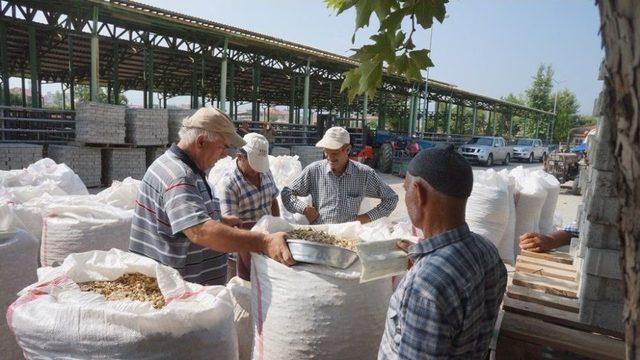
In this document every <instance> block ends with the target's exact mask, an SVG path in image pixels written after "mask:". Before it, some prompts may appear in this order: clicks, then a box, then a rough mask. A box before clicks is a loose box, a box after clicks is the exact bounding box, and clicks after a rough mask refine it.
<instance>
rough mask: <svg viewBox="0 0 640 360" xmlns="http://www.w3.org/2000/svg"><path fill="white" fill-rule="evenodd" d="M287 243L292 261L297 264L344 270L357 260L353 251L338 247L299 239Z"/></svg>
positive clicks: (288, 240) (289, 240) (356, 255)
mask: <svg viewBox="0 0 640 360" xmlns="http://www.w3.org/2000/svg"><path fill="white" fill-rule="evenodd" d="M287 243H288V245H289V251H291V255H293V259H294V260H295V261H297V262H304V263H309V264H318V265H327V266H331V267H335V268H339V269H346V268H348V267H349V266H351V265H352V264H353V263H354V262H355V261H356V260H358V254H357V253H356V252H355V251H351V250H347V249H344V248H341V247H338V246H333V245H327V244H321V243H317V242H313V241H306V240H300V239H287Z"/></svg>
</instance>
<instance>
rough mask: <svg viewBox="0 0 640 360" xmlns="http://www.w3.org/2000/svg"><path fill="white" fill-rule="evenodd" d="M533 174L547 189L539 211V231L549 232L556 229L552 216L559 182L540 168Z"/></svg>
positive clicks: (556, 203)
mask: <svg viewBox="0 0 640 360" xmlns="http://www.w3.org/2000/svg"><path fill="white" fill-rule="evenodd" d="M534 174H535V175H536V176H537V177H538V178H539V179H540V184H541V185H542V187H544V188H545V190H547V197H546V198H545V200H544V205H543V206H542V210H541V212H540V232H541V233H543V234H551V233H552V232H554V231H555V230H556V226H555V225H554V223H555V221H554V216H555V213H556V206H557V205H558V196H559V195H560V182H559V181H558V179H556V177H555V176H553V175H551V174H549V173H546V172H544V171H542V170H538V171H536V172H535V173H534Z"/></svg>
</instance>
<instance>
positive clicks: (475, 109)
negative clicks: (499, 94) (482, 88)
mask: <svg viewBox="0 0 640 360" xmlns="http://www.w3.org/2000/svg"><path fill="white" fill-rule="evenodd" d="M477 120H478V100H476V101H474V102H473V125H472V126H471V136H473V135H475V134H476V121H477Z"/></svg>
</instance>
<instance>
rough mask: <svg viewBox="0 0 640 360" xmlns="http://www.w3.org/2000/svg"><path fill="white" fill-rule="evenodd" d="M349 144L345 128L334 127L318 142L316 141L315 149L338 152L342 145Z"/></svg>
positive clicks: (349, 139)
mask: <svg viewBox="0 0 640 360" xmlns="http://www.w3.org/2000/svg"><path fill="white" fill-rule="evenodd" d="M350 143H351V136H349V132H348V131H347V130H346V129H345V128H342V127H339V126H334V127H332V128H330V129H329V130H327V132H325V133H324V136H323V137H322V139H321V140H320V141H318V143H317V144H316V147H320V148H324V149H330V150H338V149H340V148H341V147H343V146H344V145H346V144H350Z"/></svg>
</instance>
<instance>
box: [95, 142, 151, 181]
mask: <svg viewBox="0 0 640 360" xmlns="http://www.w3.org/2000/svg"><path fill="white" fill-rule="evenodd" d="M146 157H147V153H146V150H145V149H144V148H110V149H102V183H103V184H104V185H106V186H109V185H111V183H112V182H113V180H124V179H125V178H126V177H129V176H130V177H132V178H134V179H137V180H140V179H142V177H143V176H144V173H145V172H146V171H147V160H146Z"/></svg>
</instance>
